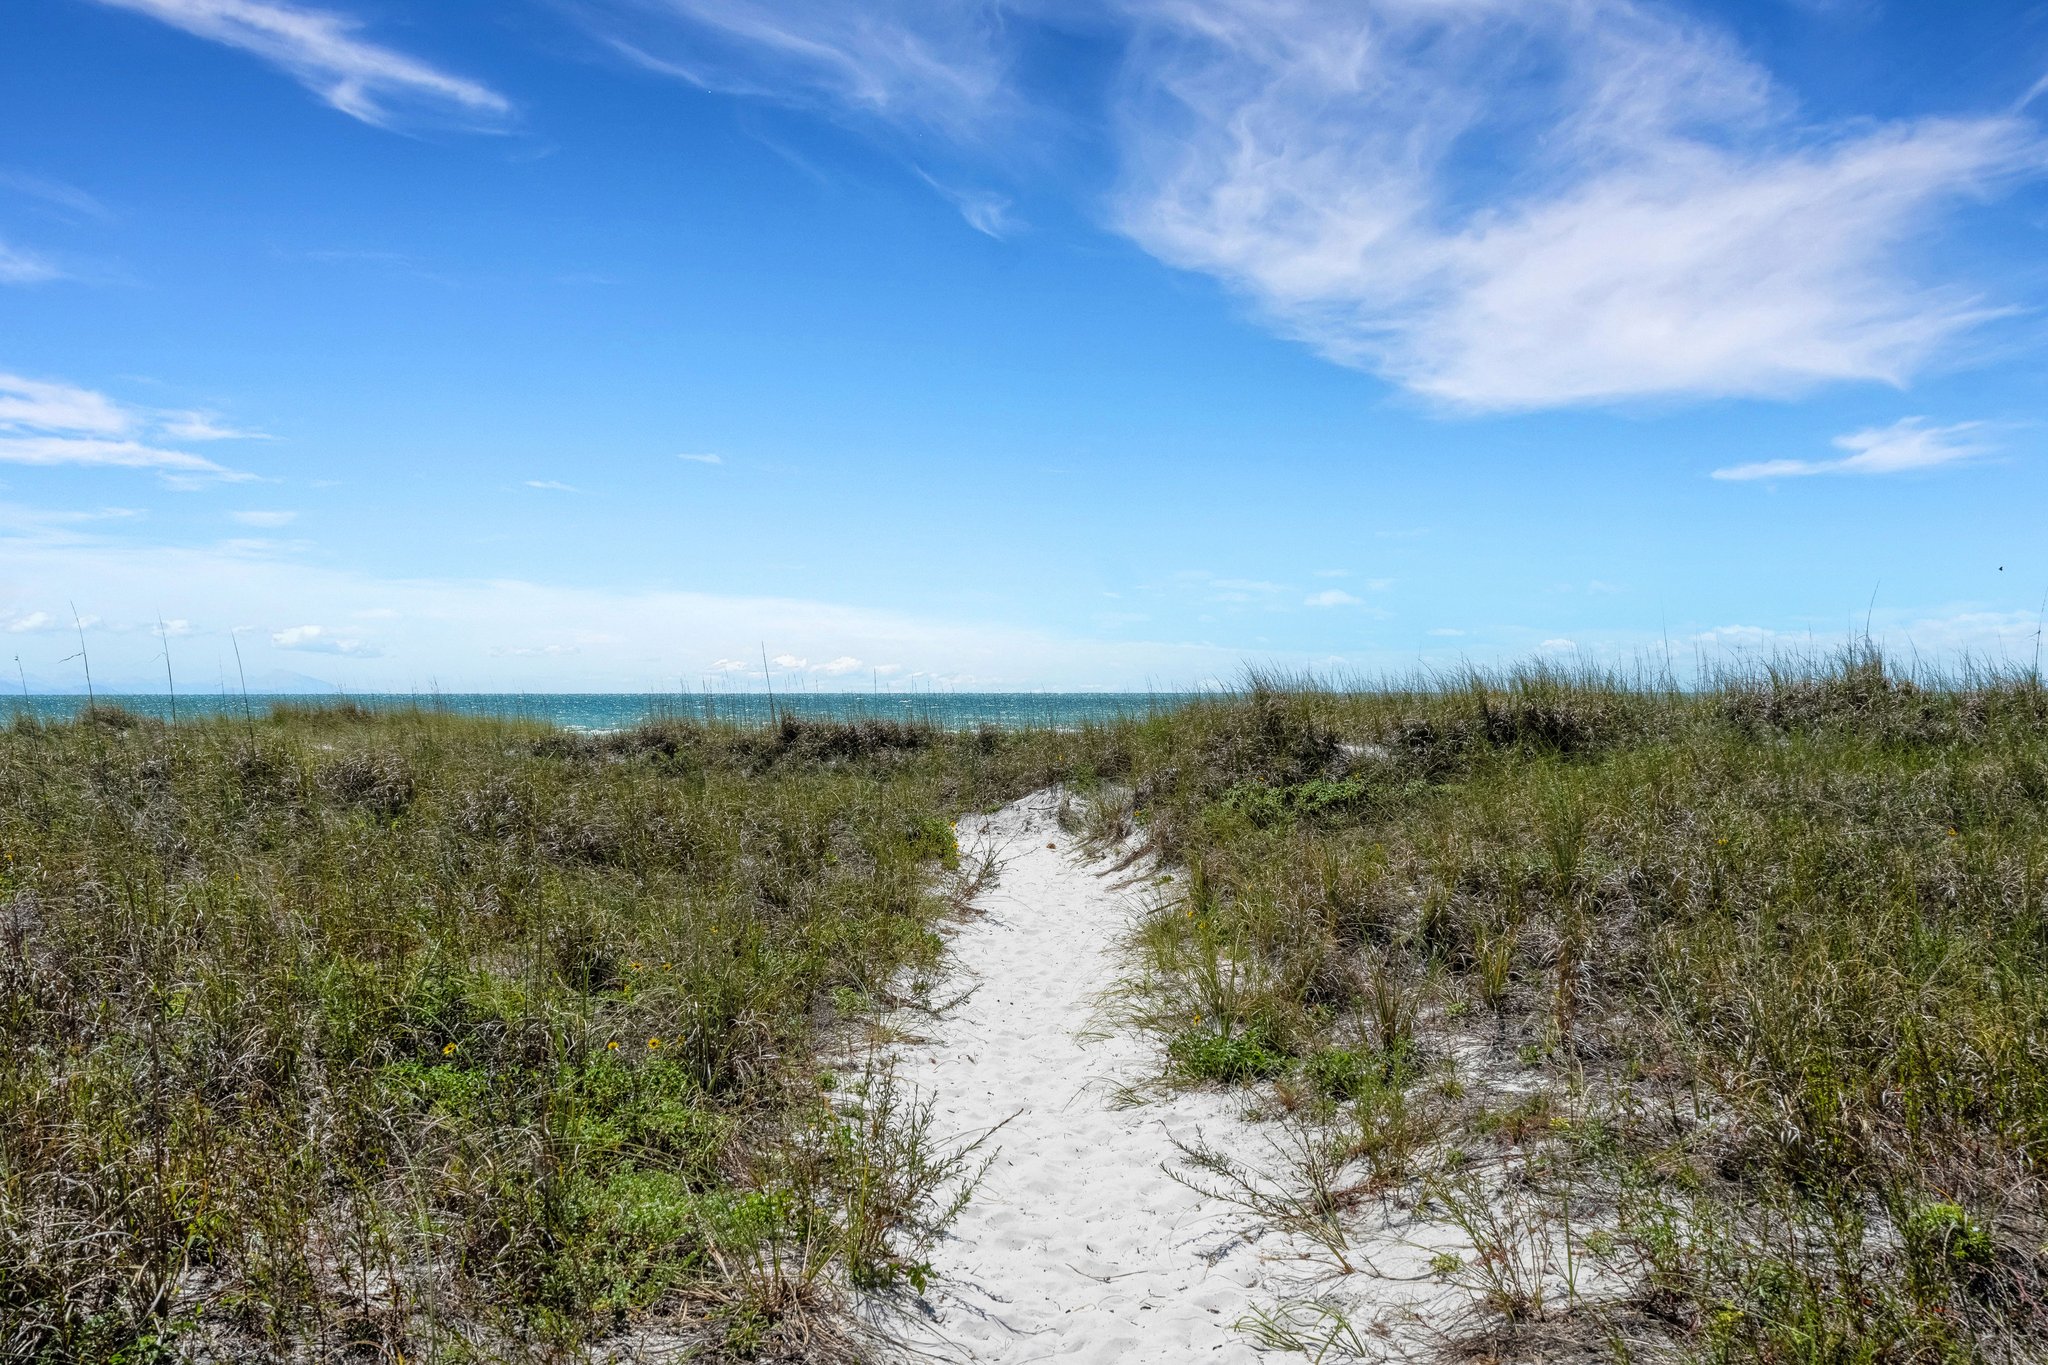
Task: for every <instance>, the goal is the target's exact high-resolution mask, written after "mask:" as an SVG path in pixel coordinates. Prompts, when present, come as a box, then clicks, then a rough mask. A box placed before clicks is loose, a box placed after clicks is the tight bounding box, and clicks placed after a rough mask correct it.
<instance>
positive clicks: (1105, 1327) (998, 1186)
mask: <svg viewBox="0 0 2048 1365" xmlns="http://www.w3.org/2000/svg"><path fill="white" fill-rule="evenodd" d="M1059 801H1060V797H1059V794H1058V793H1057V792H1056V791H1046V792H1040V793H1038V794H1036V795H1034V796H1030V797H1027V798H1025V799H1024V800H1022V801H1019V802H1016V803H1014V804H1012V805H1010V806H1006V807H1004V808H1003V809H1002V810H1001V811H999V812H997V813H996V814H994V815H992V816H987V817H970V818H969V819H966V820H963V821H961V822H960V825H959V838H960V843H961V847H962V848H963V850H968V851H973V850H976V849H987V848H991V847H992V849H993V851H994V853H995V855H996V856H997V857H998V858H999V859H1000V860H1001V873H1000V876H999V878H998V880H997V881H996V884H995V885H994V886H993V887H992V888H990V889H988V890H986V891H984V892H983V893H982V894H981V895H980V896H979V897H978V898H977V899H976V900H975V902H974V905H975V908H976V910H978V911H979V912H980V913H979V914H977V915H975V916H974V917H972V918H970V919H969V920H968V921H967V922H966V923H965V924H964V925H963V926H962V927H961V928H960V930H959V932H958V933H957V934H956V935H955V936H954V938H953V940H952V944H951V954H950V956H951V965H952V974H951V977H950V979H949V980H948V982H947V985H946V986H945V988H943V989H942V990H940V991H939V992H937V994H938V995H940V996H946V995H955V994H958V993H959V992H961V991H966V990H969V989H972V991H973V994H972V995H971V996H970V997H969V998H968V999H967V1000H966V1001H965V1002H964V1003H962V1004H959V1005H958V1006H956V1007H955V1008H953V1009H951V1010H948V1011H945V1012H944V1013H943V1014H942V1017H940V1018H939V1019H937V1020H932V1019H929V1018H924V1017H919V1018H915V1019H911V1018H906V1019H905V1021H904V1022H905V1024H906V1026H907V1027H908V1028H909V1029H910V1030H912V1031H914V1032H917V1033H921V1034H922V1035H924V1038H923V1041H921V1042H918V1043H915V1044H910V1045H906V1046H904V1047H903V1048H902V1049H901V1050H900V1051H899V1053H898V1058H897V1065H898V1073H897V1074H898V1076H899V1077H900V1078H902V1079H904V1080H906V1081H908V1082H910V1083H911V1084H912V1085H914V1086H915V1087H916V1088H917V1089H918V1090H919V1091H921V1092H924V1093H925V1094H927V1095H930V1096H933V1097H934V1099H935V1104H936V1113H935V1117H936V1120H937V1122H936V1128H937V1131H938V1133H939V1134H940V1135H942V1136H949V1137H951V1138H954V1139H957V1140H972V1139H973V1138H975V1137H977V1136H979V1135H981V1134H984V1133H987V1132H989V1131H990V1130H991V1129H995V1128H996V1127H997V1125H999V1124H1000V1125H1003V1126H1002V1127H1001V1128H1000V1130H999V1131H997V1132H995V1134H994V1136H993V1137H992V1138H991V1139H990V1140H989V1149H991V1150H993V1151H994V1152H995V1160H994V1163H993V1165H992V1166H991V1167H990V1169H989V1172H988V1175H987V1178H986V1180H985V1181H984V1183H983V1184H982V1186H981V1188H980V1189H979V1190H978V1191H977V1192H976V1193H975V1196H974V1199H973V1201H972V1202H971V1203H970V1204H969V1205H968V1206H967V1208H966V1210H965V1211H964V1212H963V1214H962V1215H961V1217H960V1220H959V1221H958V1222H957V1223H956V1224H955V1225H954V1227H953V1229H952V1234H951V1235H950V1236H949V1237H948V1238H947V1239H946V1240H944V1241H943V1242H941V1243H940V1244H939V1245H938V1246H937V1247H936V1248H935V1249H934V1251H933V1254H932V1257H931V1260H932V1266H933V1269H934V1271H935V1272H936V1274H935V1283H934V1284H933V1285H932V1288H931V1291H930V1293H929V1294H928V1296H927V1298H926V1300H925V1301H924V1306H925V1307H926V1308H927V1309H928V1310H929V1313H930V1320H929V1321H928V1322H926V1323H924V1324H922V1330H921V1331H918V1332H914V1333H913V1334H912V1337H913V1340H912V1342H911V1344H913V1345H915V1346H918V1347H921V1348H922V1351H921V1353H923V1352H928V1353H929V1354H930V1356H931V1357H933V1358H936V1359H939V1360H946V1361H954V1362H985V1363H992V1362H1016V1361H1038V1360H1054V1359H1057V1360H1061V1361H1072V1362H1078V1363H1079V1365H1088V1362H1110V1361H1118V1362H1146V1361H1158V1362H1166V1361H1175V1362H1180V1361H1201V1362H1248V1361H1254V1360H1261V1359H1265V1358H1268V1357H1266V1356H1265V1355H1264V1354H1263V1353H1262V1352H1260V1351H1257V1350H1255V1349H1253V1346H1252V1341H1251V1338H1250V1337H1249V1336H1247V1334H1245V1333H1244V1332H1243V1331H1241V1330H1238V1328H1237V1324H1238V1323H1239V1322H1241V1321H1242V1320H1244V1319H1245V1318H1246V1316H1247V1315H1248V1314H1250V1313H1252V1312H1254V1311H1264V1312H1269V1313H1270V1312H1272V1311H1274V1310H1276V1309H1285V1310H1286V1313H1285V1315H1286V1316H1289V1317H1292V1318H1294V1320H1295V1321H1296V1322H1297V1323H1302V1322H1306V1323H1307V1324H1309V1325H1310V1329H1311V1330H1310V1335H1311V1336H1315V1337H1323V1336H1326V1335H1327V1334H1328V1332H1329V1328H1328V1326H1327V1323H1325V1324H1324V1325H1323V1326H1322V1327H1321V1328H1320V1329H1317V1328H1316V1327H1315V1326H1314V1324H1316V1323H1317V1322H1318V1321H1319V1319H1318V1318H1317V1316H1316V1314H1315V1313H1314V1312H1312V1311H1311V1312H1309V1313H1308V1314H1307V1316H1306V1318H1303V1317H1300V1316H1297V1314H1298V1313H1299V1312H1300V1310H1301V1309H1302V1306H1303V1305H1305V1304H1307V1303H1309V1302H1310V1301H1312V1300H1318V1299H1320V1300H1324V1301H1328V1302H1334V1303H1338V1304H1341V1305H1342V1306H1343V1308H1344V1311H1345V1314H1346V1316H1347V1317H1348V1318H1349V1321H1350V1324H1351V1330H1352V1332H1355V1335H1352V1334H1347V1335H1345V1336H1344V1337H1342V1338H1340V1341H1341V1344H1339V1343H1334V1342H1333V1343H1331V1345H1330V1348H1329V1349H1328V1350H1327V1352H1326V1353H1319V1355H1320V1358H1325V1359H1331V1360H1336V1359H1358V1358H1361V1357H1377V1358H1383V1359H1385V1358H1397V1357H1402V1356H1406V1355H1409V1354H1410V1353H1411V1352H1412V1351H1413V1350H1414V1349H1415V1348H1418V1347H1426V1346H1427V1345H1429V1344H1431V1343H1440V1342H1441V1341H1442V1339H1443V1336H1442V1334H1444V1333H1446V1332H1456V1331H1458V1330H1460V1329H1461V1327H1470V1326H1472V1325H1473V1324H1474V1323H1475V1321H1476V1319H1475V1318H1474V1317H1473V1316H1472V1309H1473V1307H1474V1305H1475V1301H1476V1295H1475V1292H1474V1290H1475V1285H1474V1284H1473V1283H1472V1282H1471V1280H1470V1278H1469V1277H1467V1276H1464V1275H1459V1276H1457V1277H1455V1278H1458V1279H1460V1280H1462V1281H1463V1283H1458V1284H1453V1283H1447V1282H1446V1280H1445V1279H1444V1278H1443V1277H1441V1276H1439V1275H1437V1274H1434V1273H1432V1266H1431V1261H1432V1258H1433V1257H1434V1256H1436V1255H1437V1253H1440V1252H1448V1253H1452V1254H1453V1255H1456V1256H1458V1257H1459V1258H1460V1259H1461V1260H1462V1261H1465V1262H1467V1263H1469V1262H1470V1259H1471V1258H1472V1256H1473V1254H1474V1249H1473V1245H1472V1241H1471V1239H1470V1238H1469V1237H1468V1236H1467V1235H1466V1233H1465V1232H1464V1231H1463V1230H1461V1229H1459V1228H1456V1227H1454V1226H1452V1225H1450V1223H1449V1222H1448V1221H1447V1220H1446V1219H1445V1218H1444V1217H1443V1215H1442V1212H1441V1210H1434V1211H1432V1212H1430V1213H1424V1212H1423V1211H1421V1210H1419V1209H1418V1208H1417V1207H1416V1206H1415V1204H1414V1199H1415V1196H1416V1195H1417V1194H1418V1193H1419V1191H1416V1190H1414V1189H1412V1188H1411V1189H1409V1190H1408V1191H1407V1193H1406V1195H1405V1196H1404V1195H1400V1194H1394V1193H1390V1194H1389V1195H1388V1196H1387V1197H1386V1198H1384V1199H1383V1200H1375V1201H1371V1202H1369V1203H1368V1204H1366V1205H1365V1206H1363V1207H1361V1208H1358V1209H1356V1210H1354V1211H1353V1212H1352V1213H1351V1214H1349V1215H1347V1217H1346V1219H1345V1224H1346V1231H1347V1233H1348V1235H1349V1247H1348V1250H1347V1255H1348V1257H1349V1259H1350V1262H1351V1264H1352V1265H1353V1266H1354V1267H1355V1268H1356V1269H1355V1272H1354V1273H1352V1274H1348V1275H1345V1274H1339V1273H1337V1272H1336V1271H1335V1270H1334V1268H1333V1267H1332V1265H1331V1263H1330V1260H1329V1258H1328V1257H1327V1255H1326V1254H1322V1253H1320V1252H1319V1250H1318V1249H1317V1248H1315V1247H1313V1246H1312V1245H1311V1244H1310V1243H1308V1242H1307V1241H1305V1240H1298V1239H1296V1238H1295V1237H1294V1236H1292V1235H1290V1234H1287V1233H1284V1232H1282V1231H1279V1230H1276V1229H1274V1228H1272V1227H1271V1226H1261V1225H1260V1223H1259V1221H1258V1220H1257V1219H1255V1218H1253V1217H1252V1216H1251V1215H1249V1214H1247V1213H1246V1212H1245V1211H1243V1210H1242V1209H1239V1208H1237V1207H1235V1206H1233V1205H1231V1204H1228V1203H1225V1202H1223V1201H1222V1200H1220V1199H1217V1198H1213V1197H1210V1196H1205V1195H1204V1194H1202V1193H1199V1192H1198V1191H1196V1190H1193V1189H1190V1188H1188V1187H1187V1186H1186V1185H1183V1184H1180V1183H1178V1182H1177V1181H1175V1180H1174V1179H1173V1178H1172V1177H1171V1176H1170V1175H1169V1174H1168V1171H1169V1170H1177V1171H1185V1170H1187V1169H1188V1167H1187V1164H1186V1161H1185V1158H1184V1156H1183V1154H1182V1152H1181V1151H1180V1149H1179V1148H1178V1147H1176V1146H1175V1139H1179V1140H1180V1141H1182V1142H1185V1143H1189V1144H1191V1145H1195V1144H1199V1145H1201V1146H1203V1147H1206V1148H1207V1149H1209V1150H1211V1151H1214V1152H1217V1153H1220V1154H1222V1155H1224V1156H1226V1157H1228V1158H1230V1159H1232V1160H1233V1161H1234V1162H1236V1163H1237V1164H1239V1165H1240V1166H1241V1167H1243V1168H1246V1169H1249V1170H1252V1171H1258V1172H1265V1173H1269V1174H1270V1175H1272V1176H1274V1177H1276V1183H1277V1181H1279V1180H1284V1179H1285V1178H1286V1177H1285V1174H1284V1171H1283V1169H1282V1168H1283V1167H1284V1165H1285V1162H1284V1160H1283V1159H1282V1158H1281V1157H1280V1155H1279V1154H1278V1152H1277V1149H1276V1142H1275V1134H1274V1129H1273V1126H1272V1125H1256V1124H1253V1123H1251V1122H1248V1121H1246V1120H1245V1119H1243V1118H1242V1117H1240V1111H1241V1109H1242V1107H1243V1105H1244V1103H1245V1098H1246V1097H1245V1094H1244V1093H1242V1092H1241V1093H1239V1094H1238V1095H1236V1096H1233V1095H1229V1094H1223V1093H1216V1092H1180V1093H1176V1094H1172V1095H1169V1096H1167V1097H1164V1098H1160V1097H1158V1096H1157V1095H1156V1093H1154V1094H1153V1095H1152V1097H1151V1098H1149V1099H1148V1100H1147V1102H1145V1103H1142V1104H1133V1105H1127V1106H1124V1107H1117V1106H1116V1105H1115V1104H1114V1098H1115V1094H1116V1091H1117V1090H1118V1088H1119V1086H1120V1085H1125V1084H1130V1083H1134V1082H1144V1081H1146V1080H1148V1079H1150V1078H1153V1077H1156V1075H1157V1073H1158V1065H1159V1058H1158V1057H1157V1056H1156V1054H1155V1053H1154V1052H1153V1051H1152V1047H1153V1044H1152V1043H1150V1042H1149V1041H1147V1040H1146V1039H1145V1038H1144V1037H1143V1036H1142V1035H1141V1034H1139V1033H1138V1032H1136V1031H1134V1030H1129V1029H1116V1028H1112V1027H1107V1026H1106V1021H1105V1019H1104V1018H1103V1010H1102V1007H1103V1004H1104V996H1105V994H1106V993H1107V992H1108V991H1109V990H1110V989H1111V988H1112V987H1114V986H1115V984H1116V982H1117V980H1118V977H1119V976H1120V975H1121V974H1122V972H1123V970H1124V956H1123V951H1122V947H1121V943H1122V939H1123V937H1124V934H1125V931H1126V929H1127V928H1128V927H1129V926H1130V924H1131V922H1132V918H1133V916H1134V915H1135V914H1136V913H1137V912H1138V911H1139V910H1141V909H1142V899H1141V897H1142V892H1134V891H1124V890H1119V889H1118V883H1119V882H1120V881H1125V880H1130V881H1140V880H1142V879H1141V878H1136V877H1131V876H1130V874H1123V875H1121V876H1120V875H1119V874H1117V873H1115V872H1113V871H1112V870H1111V869H1110V866H1109V865H1108V864H1107V863H1105V862H1101V861H1097V862H1090V861H1089V860H1087V859H1086V858H1085V857H1084V856H1082V855H1081V853H1080V852H1079V850H1078V848H1076V847H1070V844H1069V840H1068V837H1067V835H1066V834H1065V833H1064V832H1063V831H1062V830H1061V829H1060V828H1059V824H1058V808H1059ZM1461 1069H1462V1068H1461ZM1474 1079H1475V1080H1480V1083H1481V1085H1482V1087H1483V1088H1485V1089H1487V1090H1489V1091H1492V1090H1498V1091H1499V1092H1500V1093H1502V1094H1503V1095H1504V1096H1511V1095H1513V1094H1514V1093H1515V1092H1516V1091H1517V1090H1518V1089H1520V1088H1522V1087H1521V1086H1520V1085H1514V1084H1510V1085H1504V1086H1498V1087H1496V1086H1494V1085H1491V1084H1487V1083H1485V1081H1484V1080H1482V1079H1481V1078H1480V1077H1474ZM1006 1121H1007V1122H1006ZM1507 1160H1508V1159H1507V1158H1505V1157H1494V1158H1490V1159H1480V1160H1475V1161H1474V1162H1473V1163H1472V1170H1473V1175H1474V1178H1475V1179H1478V1180H1479V1181H1480V1182H1481V1186H1482V1188H1486V1189H1488V1190H1490V1191H1491V1194H1492V1199H1491V1201H1490V1202H1491V1203H1492V1207H1493V1211H1494V1216H1495V1218H1496V1219H1498V1220H1499V1221H1498V1222H1497V1224H1496V1230H1497V1231H1499V1232H1501V1233H1503V1234H1508V1235H1509V1241H1510V1242H1511V1243H1515V1244H1517V1245H1516V1246H1515V1247H1514V1248H1513V1254H1514V1256H1515V1259H1516V1260H1518V1261H1520V1260H1522V1259H1523V1258H1524V1257H1527V1258H1529V1261H1530V1265H1531V1270H1530V1278H1531V1279H1532V1280H1541V1281H1543V1282H1544V1283H1545V1284H1546V1294H1547V1295H1548V1296H1549V1297H1550V1298H1551V1300H1552V1301H1553V1302H1561V1301H1562V1282H1561V1280H1560V1278H1559V1275H1558V1272H1557V1269H1556V1267H1557V1265H1558V1263H1559V1254H1560V1252H1561V1243H1559V1242H1558V1241H1557V1238H1556V1235H1555V1233H1554V1231H1552V1230H1547V1229H1546V1230H1542V1231H1534V1232H1529V1233H1526V1234H1523V1235H1516V1234H1515V1232H1514V1226H1513V1225H1514V1219H1513V1218H1512V1216H1511V1214H1512V1211H1513V1210H1514V1209H1515V1207H1516V1206H1517V1205H1516V1201H1514V1200H1513V1199H1505V1200H1503V1198H1502V1195H1503V1193H1504V1188H1503V1183H1502V1182H1503V1178H1504V1176H1505V1173H1506V1170H1507ZM1364 1174H1365V1172H1364V1171H1362V1170H1360V1171H1357V1172H1355V1173H1348V1177H1349V1178H1356V1177H1358V1176H1362V1175H1364ZM1524 1236H1526V1238H1527V1239H1528V1240H1526V1241H1525V1240H1523V1237H1524ZM1537 1263H1540V1265H1541V1268H1540V1269H1537V1268H1536V1266H1537ZM1577 1278H1578V1279H1579V1282H1580V1287H1581V1292H1584V1291H1585V1290H1586V1289H1587V1288H1589V1287H1592V1286H1591V1283H1590V1282H1591V1281H1601V1280H1605V1279H1606V1277H1605V1276H1602V1275H1600V1274H1599V1273H1598V1272H1594V1273H1592V1274H1590V1275H1587V1274H1585V1273H1583V1272H1579V1273H1577ZM1601 1287H1602V1288H1604V1289H1606V1290H1608V1291H1609V1292H1612V1290H1613V1289H1615V1288H1616V1287H1617V1286H1616V1285H1614V1284H1612V1283H1608V1284H1604V1285H1602V1286H1601Z"/></svg>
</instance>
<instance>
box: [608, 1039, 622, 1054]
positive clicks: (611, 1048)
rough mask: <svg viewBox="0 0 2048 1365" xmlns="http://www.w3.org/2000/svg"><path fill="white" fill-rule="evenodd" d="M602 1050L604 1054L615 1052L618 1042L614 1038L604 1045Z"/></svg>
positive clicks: (617, 1048)
mask: <svg viewBox="0 0 2048 1365" xmlns="http://www.w3.org/2000/svg"><path fill="white" fill-rule="evenodd" d="M604 1050H605V1051H606V1052H617V1051H618V1050H619V1040H618V1039H616V1038H614V1039H612V1040H611V1041H610V1042H609V1043H606V1044H605V1045H604Z"/></svg>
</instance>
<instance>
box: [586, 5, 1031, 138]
mask: <svg viewBox="0 0 2048 1365" xmlns="http://www.w3.org/2000/svg"><path fill="white" fill-rule="evenodd" d="M605 8H606V9H608V11H609V13H610V18H609V19H608V20H607V21H606V23H607V27H608V32H609V34H610V37H611V42H612V44H613V46H614V47H615V48H616V49H617V50H618V51H619V52H620V53H622V54H623V55H625V56H626V57H628V58H629V59H631V60H633V61H635V62H637V63H639V64H640V65H642V66H644V67H647V68H648V69H650V70H655V71H660V72H662V73H663V74H665V75H670V76H676V77H679V78H681V79H683V80H686V81H689V82H690V83H692V84H693V85H698V86H701V87H703V88H705V89H709V90H722V91H727V92H729V93H733V94H743V95H750V96H755V97H759V98H767V99H773V100H776V101H778V102H783V103H792V102H798V101H806V100H818V99H822V100H824V101H825V102H827V103H829V104H831V105H833V106H836V107H839V108H845V109H851V110H856V111H859V112H861V113H863V114H867V115H870V116H874V117H879V118H883V119H888V120H893V121H896V122H901V123H908V124H914V125H918V126H922V127H926V128H935V129H938V130H940V131H943V132H945V133H947V134H949V135H952V136H967V135H969V134H971V133H972V132H973V130H975V129H977V128H979V127H981V126H984V125H986V124H987V123H988V122H989V121H990V120H991V119H992V118H994V117H996V116H998V115H999V114H1001V113H1003V112H1006V111H1008V110H1010V109H1013V108H1014V107H1015V101H1014V99H1013V97H1012V96H1011V94H1010V90H1009V87H1008V83H1007V81H1006V79H1005V76H1006V70H1007V67H1008V65H1009V62H1008V57H1007V55H1006V52H1005V50H1004V47H1003V44H1002V41H1001V40H1002V32H1003V27H1004V22H1005V15H1004V12H1003V11H1004V9H1005V6H1003V5H1001V4H997V3H991V2H990V0H948V2H942V3H933V2H932V0H862V2H861V3H859V4H848V3H845V0H765V2H764V0H627V2H623V3H611V4H609V5H607V6H605ZM664 20H665V21H666V22H662V21H664ZM678 39H680V41H678Z"/></svg>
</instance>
